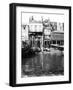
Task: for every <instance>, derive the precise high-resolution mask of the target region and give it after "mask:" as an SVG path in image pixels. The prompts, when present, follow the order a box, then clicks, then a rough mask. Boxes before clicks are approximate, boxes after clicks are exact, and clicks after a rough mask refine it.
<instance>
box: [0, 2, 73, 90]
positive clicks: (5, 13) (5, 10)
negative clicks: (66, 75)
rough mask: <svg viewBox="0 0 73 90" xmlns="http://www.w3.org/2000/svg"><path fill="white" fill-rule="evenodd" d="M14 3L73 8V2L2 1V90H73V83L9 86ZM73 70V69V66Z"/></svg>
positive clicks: (0, 60) (0, 72) (0, 3)
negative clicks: (12, 6)
mask: <svg viewBox="0 0 73 90" xmlns="http://www.w3.org/2000/svg"><path fill="white" fill-rule="evenodd" d="M12 2H16V3H33V4H34V3H35V4H48V5H66V6H70V5H72V7H73V0H0V90H13V89H14V90H73V83H72V84H62V85H46V86H34V87H32V86H31V87H19V88H11V87H9V86H8V83H9V3H12ZM72 38H73V36H72ZM72 45H73V44H72ZM72 49H73V48H72ZM72 64H73V62H72ZM72 68H73V65H72ZM72 74H73V72H72ZM72 82H73V78H72Z"/></svg>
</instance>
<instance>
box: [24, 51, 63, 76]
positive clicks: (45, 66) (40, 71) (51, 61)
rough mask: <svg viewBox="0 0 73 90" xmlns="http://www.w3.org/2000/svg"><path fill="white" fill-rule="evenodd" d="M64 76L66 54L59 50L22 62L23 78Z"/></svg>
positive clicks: (41, 53)
mask: <svg viewBox="0 0 73 90" xmlns="http://www.w3.org/2000/svg"><path fill="white" fill-rule="evenodd" d="M53 75H64V54H63V52H62V51H59V50H51V51H50V52H46V51H44V52H39V53H37V54H36V55H34V56H33V57H30V58H29V57H28V58H24V59H23V60H22V77H24V76H27V77H32V76H53Z"/></svg>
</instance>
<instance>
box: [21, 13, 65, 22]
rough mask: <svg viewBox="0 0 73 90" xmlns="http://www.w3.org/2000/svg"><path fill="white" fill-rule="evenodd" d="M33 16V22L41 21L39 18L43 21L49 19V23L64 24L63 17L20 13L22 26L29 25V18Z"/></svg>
mask: <svg viewBox="0 0 73 90" xmlns="http://www.w3.org/2000/svg"><path fill="white" fill-rule="evenodd" d="M31 16H33V17H34V19H35V20H37V21H38V20H41V17H43V20H44V19H48V18H49V19H50V21H51V22H61V23H63V22H64V15H59V14H39V13H22V24H28V23H29V17H31Z"/></svg>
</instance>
